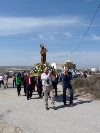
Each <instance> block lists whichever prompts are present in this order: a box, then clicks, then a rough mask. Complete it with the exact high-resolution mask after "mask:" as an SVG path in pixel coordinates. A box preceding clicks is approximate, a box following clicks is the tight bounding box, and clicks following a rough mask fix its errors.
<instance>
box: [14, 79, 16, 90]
mask: <svg viewBox="0 0 100 133" xmlns="http://www.w3.org/2000/svg"><path fill="white" fill-rule="evenodd" d="M15 86H16V81H15V80H13V88H14V87H15Z"/></svg>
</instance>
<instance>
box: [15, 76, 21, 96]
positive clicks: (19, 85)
mask: <svg viewBox="0 0 100 133" xmlns="http://www.w3.org/2000/svg"><path fill="white" fill-rule="evenodd" d="M16 85H17V92H18V96H19V95H21V94H20V91H21V85H22V78H21V74H20V73H18V75H17V77H16Z"/></svg>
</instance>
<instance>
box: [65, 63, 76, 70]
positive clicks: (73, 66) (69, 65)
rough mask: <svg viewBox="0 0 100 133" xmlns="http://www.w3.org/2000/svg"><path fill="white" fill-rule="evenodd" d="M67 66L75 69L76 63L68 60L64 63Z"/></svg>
mask: <svg viewBox="0 0 100 133" xmlns="http://www.w3.org/2000/svg"><path fill="white" fill-rule="evenodd" d="M64 66H65V67H68V68H69V69H75V68H76V65H75V64H74V63H73V62H66V64H64Z"/></svg>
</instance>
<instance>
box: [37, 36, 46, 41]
mask: <svg viewBox="0 0 100 133" xmlns="http://www.w3.org/2000/svg"><path fill="white" fill-rule="evenodd" d="M38 38H40V39H43V40H47V41H48V39H47V38H45V37H44V36H43V35H39V36H38Z"/></svg>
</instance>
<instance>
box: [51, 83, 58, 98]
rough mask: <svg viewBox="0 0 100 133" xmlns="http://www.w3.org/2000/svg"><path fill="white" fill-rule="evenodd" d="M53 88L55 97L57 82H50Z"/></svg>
mask: <svg viewBox="0 0 100 133" xmlns="http://www.w3.org/2000/svg"><path fill="white" fill-rule="evenodd" d="M52 85H53V88H54V89H55V96H57V82H52Z"/></svg>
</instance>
